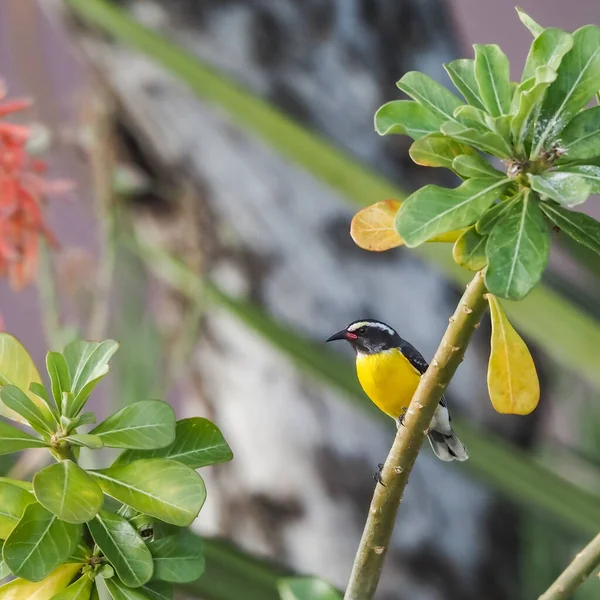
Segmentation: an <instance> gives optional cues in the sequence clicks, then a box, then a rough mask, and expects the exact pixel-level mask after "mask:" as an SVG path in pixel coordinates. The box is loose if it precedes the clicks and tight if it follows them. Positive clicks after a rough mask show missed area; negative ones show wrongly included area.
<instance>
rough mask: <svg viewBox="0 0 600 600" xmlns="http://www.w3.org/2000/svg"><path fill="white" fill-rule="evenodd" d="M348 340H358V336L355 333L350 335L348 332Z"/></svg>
mask: <svg viewBox="0 0 600 600" xmlns="http://www.w3.org/2000/svg"><path fill="white" fill-rule="evenodd" d="M346 339H348V340H357V339H358V336H357V335H356V334H355V333H350V332H349V331H346Z"/></svg>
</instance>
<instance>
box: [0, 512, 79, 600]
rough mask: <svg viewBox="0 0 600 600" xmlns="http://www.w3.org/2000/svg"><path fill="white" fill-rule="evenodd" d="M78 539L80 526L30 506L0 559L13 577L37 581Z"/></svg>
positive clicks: (10, 536) (74, 545)
mask: <svg viewBox="0 0 600 600" xmlns="http://www.w3.org/2000/svg"><path fill="white" fill-rule="evenodd" d="M80 538H81V526H80V525H73V524H71V523H65V522H63V521H59V520H58V518H57V517H56V516H55V515H53V514H52V513H51V512H49V511H47V510H46V509H45V508H44V507H43V506H42V505H41V504H37V503H33V504H30V505H29V506H27V507H26V508H25V512H24V513H23V516H22V517H21V520H20V521H19V523H18V524H17V526H16V527H15V528H14V529H13V531H12V533H11V534H10V535H9V536H8V538H7V539H6V540H5V542H4V547H3V549H2V556H3V558H4V561H5V562H6V564H7V565H8V567H9V568H10V570H11V571H12V572H13V573H14V574H15V575H17V577H22V578H24V579H27V580H29V581H41V580H42V579H44V578H45V577H47V576H48V575H50V573H52V571H54V569H56V568H57V567H58V566H59V565H61V564H62V563H63V562H64V561H65V560H66V559H67V557H68V556H69V555H70V554H71V553H72V552H73V550H74V549H75V547H76V545H77V542H78V541H79V539H80ZM1 598H2V595H1V594H0V599H1Z"/></svg>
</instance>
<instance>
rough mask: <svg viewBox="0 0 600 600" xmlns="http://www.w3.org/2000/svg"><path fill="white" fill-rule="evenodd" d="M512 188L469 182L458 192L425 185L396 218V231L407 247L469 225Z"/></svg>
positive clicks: (488, 181)
mask: <svg viewBox="0 0 600 600" xmlns="http://www.w3.org/2000/svg"><path fill="white" fill-rule="evenodd" d="M509 185H511V181H510V180H508V179H501V180H498V179H491V178H481V179H469V180H468V181H465V182H464V183H463V184H461V185H460V186H459V187H458V188H455V189H447V188H442V187H439V186H437V185H426V186H425V187H423V188H421V189H419V190H417V191H416V192H415V193H414V194H411V195H410V196H409V197H408V198H407V199H406V200H405V201H404V202H403V203H402V206H401V207H400V210H399V211H398V214H397V216H396V230H397V231H398V233H399V234H400V235H401V236H402V238H403V239H404V242H405V244H406V245H407V246H408V247H413V246H418V245H419V244H422V243H423V242H426V241H427V240H428V239H430V238H432V237H434V236H436V235H439V234H440V233H445V232H446V231H453V230H455V229H461V228H463V227H467V226H469V225H472V224H473V223H474V222H475V221H477V219H479V218H480V217H481V215H483V213H484V212H485V211H486V210H487V208H488V207H489V206H490V205H491V204H492V202H493V201H494V200H495V199H496V198H498V197H499V196H500V194H501V193H502V192H503V191H504V190H505V189H506V188H507V187H508V186H509Z"/></svg>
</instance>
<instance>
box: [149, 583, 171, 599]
mask: <svg viewBox="0 0 600 600" xmlns="http://www.w3.org/2000/svg"><path fill="white" fill-rule="evenodd" d="M141 591H142V592H143V594H144V596H146V598H148V600H173V586H172V585H171V584H170V583H167V582H166V581H151V582H150V583H147V584H146V585H145V586H143V587H142V588H141Z"/></svg>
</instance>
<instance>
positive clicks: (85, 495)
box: [33, 460, 104, 523]
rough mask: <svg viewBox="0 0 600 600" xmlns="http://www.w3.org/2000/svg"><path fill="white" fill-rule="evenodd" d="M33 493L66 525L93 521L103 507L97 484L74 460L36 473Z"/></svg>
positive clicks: (102, 498) (62, 462) (102, 497)
mask: <svg viewBox="0 0 600 600" xmlns="http://www.w3.org/2000/svg"><path fill="white" fill-rule="evenodd" d="M33 492H34V494H35V497H36V498H37V500H38V502H39V503H40V504H41V505H42V506H43V507H44V508H45V509H47V510H49V511H50V512H51V513H53V514H55V515H56V516H57V517H58V518H59V519H60V520H61V521H66V522H67V523H85V522H86V521H89V520H90V519H93V518H94V516H96V514H97V513H98V511H99V510H100V508H101V507H102V504H103V503H104V496H103V494H102V490H101V489H100V487H99V486H98V484H97V483H96V482H95V481H94V479H93V478H92V477H90V476H89V475H88V474H87V473H86V472H85V471H84V470H83V469H82V468H81V467H79V466H78V465H76V464H75V463H74V462H73V461H71V460H63V461H61V462H58V463H56V464H53V465H50V466H49V467H46V468H45V469H42V470H41V471H39V473H36V475H35V477H34V478H33Z"/></svg>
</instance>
